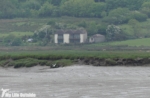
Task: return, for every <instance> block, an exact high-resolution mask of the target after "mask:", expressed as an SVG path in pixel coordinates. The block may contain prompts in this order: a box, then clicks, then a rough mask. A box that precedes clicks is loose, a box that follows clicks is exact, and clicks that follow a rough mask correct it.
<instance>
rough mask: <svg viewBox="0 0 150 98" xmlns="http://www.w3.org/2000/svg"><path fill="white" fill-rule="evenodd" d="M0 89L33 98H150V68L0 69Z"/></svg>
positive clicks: (37, 67)
mask: <svg viewBox="0 0 150 98" xmlns="http://www.w3.org/2000/svg"><path fill="white" fill-rule="evenodd" d="M1 88H4V89H10V90H11V91H13V92H21V93H35V94H36V98H150V67H93V66H71V67H65V68H58V69H50V68H49V67H40V66H36V67H33V68H21V69H13V68H0V89H1ZM0 93H1V92H0Z"/></svg>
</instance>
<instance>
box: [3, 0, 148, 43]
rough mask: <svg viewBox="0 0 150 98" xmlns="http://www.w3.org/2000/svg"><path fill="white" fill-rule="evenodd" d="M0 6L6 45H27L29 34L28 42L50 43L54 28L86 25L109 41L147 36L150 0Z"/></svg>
mask: <svg viewBox="0 0 150 98" xmlns="http://www.w3.org/2000/svg"><path fill="white" fill-rule="evenodd" d="M6 6H7V7H6ZM0 10H1V12H0V38H1V40H0V42H1V43H0V45H5V46H10V45H12V43H13V41H14V40H15V43H16V42H18V41H19V42H20V43H17V44H14V45H17V46H18V45H28V43H25V41H26V40H27V39H28V38H34V43H30V45H49V44H51V43H53V37H52V36H53V34H54V33H55V31H56V30H57V29H76V28H85V29H86V30H87V32H88V37H90V36H92V35H94V34H102V35H104V36H106V40H107V41H108V42H112V41H122V40H130V39H139V38H150V32H149V31H150V28H149V27H150V0H86V2H85V0H75V1H74V0H1V1H0ZM45 25H48V26H47V27H48V28H47V31H48V36H46V37H43V38H42V36H45V35H43V34H44V32H43V31H40V30H41V28H43V27H44V26H45ZM35 31H37V32H38V33H34V32H35ZM116 31H117V32H116ZM45 38H46V39H45Z"/></svg>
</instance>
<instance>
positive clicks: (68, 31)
mask: <svg viewBox="0 0 150 98" xmlns="http://www.w3.org/2000/svg"><path fill="white" fill-rule="evenodd" d="M86 33H87V31H86V30H84V29H80V30H71V29H69V30H57V31H56V32H55V34H86Z"/></svg>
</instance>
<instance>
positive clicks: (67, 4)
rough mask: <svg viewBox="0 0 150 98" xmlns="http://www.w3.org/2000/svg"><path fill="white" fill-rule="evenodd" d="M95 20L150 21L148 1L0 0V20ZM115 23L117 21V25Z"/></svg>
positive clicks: (149, 2)
mask: <svg viewBox="0 0 150 98" xmlns="http://www.w3.org/2000/svg"><path fill="white" fill-rule="evenodd" d="M60 16H73V17H97V18H104V19H103V20H104V21H110V22H112V23H116V24H118V23H124V22H126V21H128V20H129V19H130V18H134V19H136V20H138V21H144V20H146V18H148V17H150V0H0V18H1V19H6V18H16V17H19V18H20V17H21V18H27V17H60ZM117 19H119V20H118V21H117Z"/></svg>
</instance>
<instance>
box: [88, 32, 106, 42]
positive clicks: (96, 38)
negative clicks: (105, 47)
mask: <svg viewBox="0 0 150 98" xmlns="http://www.w3.org/2000/svg"><path fill="white" fill-rule="evenodd" d="M104 41H105V36H104V35H101V34H95V35H93V36H91V37H90V38H89V42H90V43H98V42H104Z"/></svg>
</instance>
